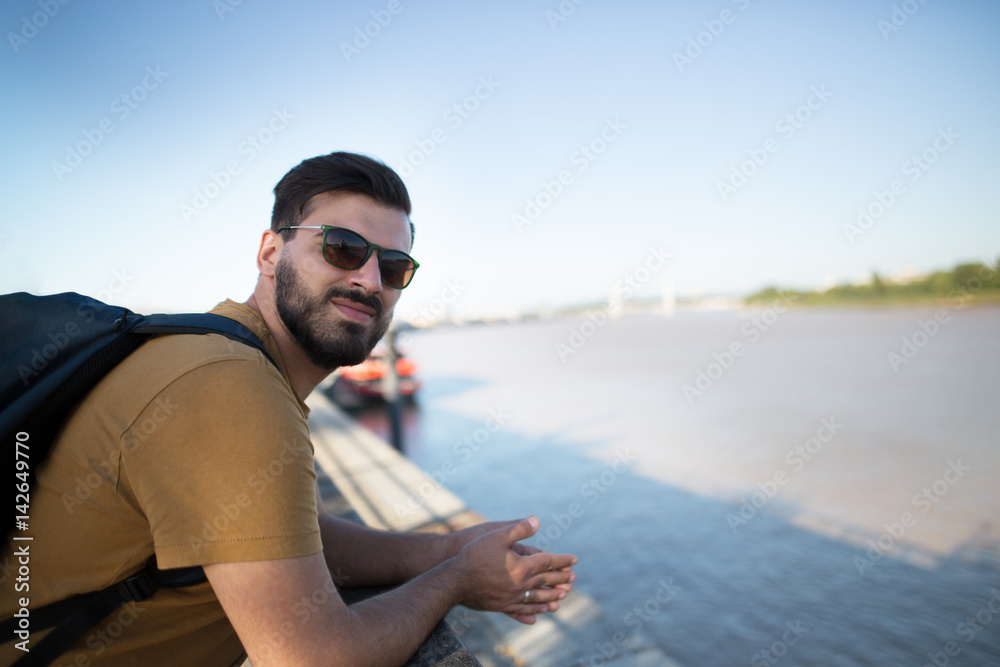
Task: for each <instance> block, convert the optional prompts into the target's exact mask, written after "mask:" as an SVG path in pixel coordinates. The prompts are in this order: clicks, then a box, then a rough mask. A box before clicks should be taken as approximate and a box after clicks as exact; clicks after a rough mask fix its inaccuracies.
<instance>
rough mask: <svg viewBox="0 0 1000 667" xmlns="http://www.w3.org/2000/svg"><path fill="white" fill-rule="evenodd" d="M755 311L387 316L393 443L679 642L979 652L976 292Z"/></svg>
mask: <svg viewBox="0 0 1000 667" xmlns="http://www.w3.org/2000/svg"><path fill="white" fill-rule="evenodd" d="M779 310H780V311H786V309H785V308H784V307H780V305H779V308H778V309H765V310H763V311H760V310H758V311H746V312H723V313H679V314H676V315H673V316H671V317H668V316H664V315H656V314H645V315H633V316H626V317H623V318H621V319H619V320H616V321H607V322H604V320H603V318H602V317H599V316H598V317H595V318H594V320H596V322H597V323H596V324H595V323H594V321H591V323H590V324H588V323H587V320H586V319H567V320H556V321H552V320H550V321H544V322H529V323H520V324H509V325H508V324H502V325H492V326H477V327H466V328H450V329H437V330H433V331H422V332H417V333H413V334H408V340H407V341H406V343H407V349H408V350H409V353H410V355H411V356H412V357H413V358H414V359H415V360H416V361H417V363H418V364H419V368H420V375H421V378H422V380H423V383H424V387H423V391H422V394H421V396H420V400H419V404H418V406H417V407H415V408H412V409H409V410H407V412H406V414H405V435H406V452H407V454H408V455H409V456H410V457H411V458H412V459H413V460H414V461H415V462H416V463H417V464H419V465H420V466H421V467H423V468H424V469H425V470H426V471H428V472H431V473H434V474H435V475H436V477H437V478H439V479H442V480H444V482H445V484H446V485H447V486H448V487H450V488H451V489H452V490H453V491H454V492H455V493H457V494H458V495H459V496H460V497H462V498H463V499H464V500H465V501H466V502H467V503H468V504H469V505H470V506H471V507H473V508H475V509H477V510H479V511H481V512H482V513H484V514H485V515H487V516H488V517H490V518H496V519H499V518H515V517H520V516H524V515H527V514H536V515H537V516H538V517H539V518H540V519H541V520H542V529H541V531H540V534H539V535H537V536H536V537H535V538H534V539H533V541H534V542H535V543H536V544H539V545H540V546H543V547H545V548H548V549H549V550H552V551H560V552H569V553H574V554H577V555H578V556H579V558H580V562H579V565H578V566H577V572H578V573H579V580H578V583H577V586H578V587H579V588H580V589H582V590H584V591H586V592H587V593H588V594H589V595H591V596H593V597H594V598H595V599H596V600H597V601H598V602H599V603H600V604H601V606H602V607H603V608H604V610H605V612H606V613H607V614H608V615H609V617H610V618H612V619H617V620H619V623H618V626H619V629H620V630H621V631H622V632H624V633H625V634H632V633H636V632H641V633H643V634H645V635H646V636H647V637H649V638H650V639H652V640H653V641H654V642H656V643H657V644H659V645H660V646H661V647H662V648H663V650H664V652H666V653H667V654H669V655H672V656H674V657H675V658H677V659H678V660H679V661H680V662H681V663H682V664H684V665H688V666H698V665H746V664H750V665H771V664H786V665H925V664H931V665H945V664H948V665H1000V521H998V518H997V517H998V510H1000V410H998V399H1000V308H997V307H975V308H973V307H964V308H960V307H957V306H956V305H955V304H951V305H945V306H927V307H900V308H891V309H861V308H858V309H793V310H787V311H786V312H778V311H779ZM362 421H364V422H365V423H366V424H367V425H369V426H370V427H372V428H374V429H375V430H377V431H382V432H384V431H385V427H384V424H382V423H381V422H380V420H379V419H378V418H377V417H374V416H372V415H367V416H362ZM665 585H667V586H669V587H670V590H671V591H672V597H670V600H669V602H666V603H662V604H661V603H659V602H656V603H652V601H655V600H656V595H657V593H658V592H659V593H660V596H661V600H662V599H663V598H664V597H665V595H664V591H665V590H667V589H665V588H664V586H665ZM611 639H612V638H611V637H607V638H604V637H595V638H594V642H595V658H599V656H600V653H599V652H598V651H599V647H600V646H601V645H604V646H608V644H607V643H606V642H608V641H611ZM601 662H602V661H601V660H600V659H595V660H594V661H593V664H595V665H596V664H601Z"/></svg>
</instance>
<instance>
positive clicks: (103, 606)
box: [0, 292, 274, 666]
mask: <svg viewBox="0 0 1000 667" xmlns="http://www.w3.org/2000/svg"><path fill="white" fill-rule="evenodd" d="M212 333H214V334H220V335H223V336H225V337H227V338H229V339H231V340H234V341H238V342H240V343H243V344H246V345H250V346H251V347H255V348H257V349H258V350H260V351H261V352H262V353H263V354H264V356H265V357H266V358H267V359H268V360H269V361H270V362H271V363H272V364H273V363H274V360H273V359H272V358H271V357H270V355H268V353H267V351H266V350H265V349H264V346H263V344H262V343H261V342H260V340H259V339H258V338H257V337H256V336H255V335H254V334H253V333H252V332H251V331H250V330H249V329H247V328H246V327H245V326H243V325H242V324H240V323H239V322H237V321H235V320H231V319H229V318H227V317H222V316H221V315H213V314H210V313H192V314H184V315H162V314H161V315H137V314H136V313H133V312H131V311H130V310H128V309H127V308H122V307H120V306H110V305H108V304H105V303H102V302H100V301H97V300H95V299H92V298H90V297H86V296H81V295H79V294H75V293H72V292H67V293H64V294H56V295H52V296H34V295H31V294H27V293H25V292H18V293H16V294H7V295H2V296H0V438H2V442H3V443H4V444H3V448H4V449H6V450H7V452H5V453H4V454H3V459H4V461H3V464H2V465H0V470H7V472H6V473H5V474H4V479H6V480H10V479H11V477H12V476H13V478H14V484H13V485H12V493H11V496H9V498H10V500H13V501H14V502H13V505H14V512H15V513H14V514H13V515H10V514H8V517H9V518H7V519H5V520H4V532H3V536H4V542H3V544H6V543H7V540H8V539H10V537H11V533H12V532H13V533H14V535H13V542H12V544H13V551H14V552H17V550H18V549H25V548H26V549H28V550H29V551H30V545H31V536H30V522H31V518H30V517H31V515H30V499H31V495H30V494H31V489H32V488H33V486H34V481H35V471H36V470H38V468H39V466H40V465H41V464H42V462H43V461H45V458H46V457H47V456H48V454H49V450H50V449H51V447H52V443H53V441H54V440H55V437H56V435H57V433H58V432H59V429H60V428H61V427H62V425H63V422H64V421H65V420H66V417H67V416H68V415H69V412H70V410H72V408H73V406H75V405H76V404H77V403H78V402H79V401H80V400H82V399H83V397H84V396H85V395H86V394H87V392H88V391H90V389H91V388H92V387H93V386H94V385H96V384H97V382H98V381H99V380H100V379H101V378H103V377H104V376H105V375H106V374H107V373H108V372H109V371H110V370H111V369H112V368H114V367H115V365H117V364H118V363H119V362H120V361H122V360H123V359H124V358H125V357H127V356H128V355H129V354H131V353H132V352H133V351H134V350H136V348H138V347H139V346H140V345H142V344H143V343H144V342H145V341H147V340H149V339H150V338H151V337H153V336H159V335H163V334H212ZM5 486H6V484H5ZM6 506H7V508H8V510H7V511H8V512H10V511H11V510H10V507H11V503H7V505H6ZM12 558H14V556H12ZM15 560H16V559H15ZM202 581H205V575H204V572H203V571H202V569H201V568H200V567H194V568H180V569H177V570H160V569H158V568H157V567H156V561H155V557H154V558H151V559H150V561H149V563H147V565H146V568H145V569H143V570H140V571H139V572H137V573H136V574H134V575H132V576H131V577H129V578H128V579H126V580H125V581H122V582H119V583H116V584H113V585H112V586H109V587H108V588H106V589H104V590H103V591H95V592H93V593H86V594H83V595H77V596H74V597H72V598H69V599H66V600H62V601H59V602H55V603H53V604H50V605H47V606H45V607H42V608H40V609H27V610H25V609H22V610H21V611H24V612H25V613H26V614H28V620H26V621H23V622H22V619H23V618H24V617H21V618H19V617H18V616H15V617H14V618H10V619H6V620H4V621H2V622H0V643H7V642H8V641H15V640H17V639H22V640H24V639H27V638H28V632H27V630H25V629H24V626H27V628H29V629H30V631H31V632H39V631H41V630H45V629H47V628H50V627H53V626H58V627H56V628H55V629H54V630H53V631H52V632H50V633H49V634H48V635H47V636H46V637H45V638H44V639H42V640H41V641H40V642H38V643H37V645H35V646H31V647H30V652H29V653H25V655H24V656H23V657H22V658H21V660H19V661H18V662H17V663H15V664H16V665H18V666H22V665H45V664H48V663H49V662H51V661H52V660H54V659H56V658H57V657H59V655H61V654H62V653H63V652H64V651H65V650H66V649H68V648H69V647H70V646H71V645H72V644H73V643H75V642H76V641H77V640H78V639H79V638H80V637H82V636H83V635H84V634H85V633H86V632H87V630H89V629H90V628H91V627H93V626H94V625H96V624H97V623H99V622H100V621H101V619H103V618H105V617H106V616H107V615H108V614H110V613H111V612H113V611H114V610H115V609H116V608H118V607H119V606H121V605H123V604H126V603H127V602H141V601H142V600H145V599H147V598H149V597H150V596H151V595H153V593H155V592H156V590H157V589H158V588H160V586H188V585H192V584H195V583H200V582H202ZM18 613H19V614H20V612H18ZM19 643H20V642H19ZM26 646H27V645H26Z"/></svg>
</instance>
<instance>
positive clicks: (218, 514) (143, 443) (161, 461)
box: [120, 359, 322, 568]
mask: <svg viewBox="0 0 1000 667" xmlns="http://www.w3.org/2000/svg"><path fill="white" fill-rule="evenodd" d="M262 363H263V362H255V361H252V360H246V359H225V360H218V361H214V362H212V363H208V364H206V365H203V366H199V367H197V368H195V369H193V370H190V371H188V372H186V373H184V374H183V375H181V376H180V377H178V378H177V379H176V380H174V381H173V382H171V383H170V384H169V385H167V386H166V387H165V388H164V389H163V390H162V391H160V392H159V393H158V394H157V395H156V396H155V398H153V399H152V400H151V401H150V402H149V403H148V404H147V405H146V408H145V409H144V410H143V412H142V414H141V415H140V416H139V417H138V418H137V419H136V420H135V422H134V423H133V424H132V425H131V426H130V427H129V428H128V430H126V432H125V433H123V434H122V449H121V452H122V459H121V460H122V478H121V480H120V483H121V484H123V485H125V486H127V488H123V489H122V492H123V493H124V494H125V495H126V497H129V496H131V499H132V502H134V503H135V504H136V506H137V508H138V509H139V511H141V512H142V513H143V514H144V515H145V516H146V518H147V519H148V521H149V526H150V530H151V532H152V536H153V546H154V549H155V552H156V556H157V561H158V564H159V566H160V567H161V568H173V567H187V566H191V565H204V564H208V563H220V562H234V561H249V560H271V559H276V558H291V557H295V556H304V555H308V554H313V553H317V552H319V551H321V550H322V543H321V541H320V533H319V524H318V520H317V515H316V495H315V482H316V473H315V470H314V468H313V450H312V443H311V441H310V439H309V428H308V425H307V423H306V419H305V415H304V414H303V413H302V411H301V409H300V408H299V405H298V402H297V400H296V398H295V397H294V395H293V394H292V392H291V389H290V388H289V386H288V384H287V383H286V382H285V381H284V380H283V379H282V377H281V375H280V374H279V373H278V372H277V371H276V370H274V369H271V368H267V369H263V368H262ZM272 371H273V372H272Z"/></svg>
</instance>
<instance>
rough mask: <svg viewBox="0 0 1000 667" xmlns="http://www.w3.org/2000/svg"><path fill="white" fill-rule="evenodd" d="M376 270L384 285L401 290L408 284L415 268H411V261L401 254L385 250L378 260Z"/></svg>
mask: <svg viewBox="0 0 1000 667" xmlns="http://www.w3.org/2000/svg"><path fill="white" fill-rule="evenodd" d="M378 270H379V271H380V272H381V273H382V280H383V281H384V282H385V284H386V285H388V286H389V287H395V288H396V289H403V288H404V287H406V286H407V285H409V284H410V279H411V278H413V272H414V271H415V270H416V267H414V266H413V260H411V259H410V258H409V257H407V256H406V255H404V254H403V253H401V252H396V251H394V250H387V251H385V252H383V253H382V257H381V258H380V259H379V262H378Z"/></svg>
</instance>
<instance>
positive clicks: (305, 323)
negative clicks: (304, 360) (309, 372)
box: [274, 192, 410, 371]
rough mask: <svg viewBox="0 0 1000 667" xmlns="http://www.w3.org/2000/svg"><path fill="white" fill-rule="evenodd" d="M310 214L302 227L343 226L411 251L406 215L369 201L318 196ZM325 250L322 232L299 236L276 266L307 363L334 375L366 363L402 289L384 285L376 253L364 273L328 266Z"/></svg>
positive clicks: (286, 318) (280, 297) (288, 319)
mask: <svg viewBox="0 0 1000 667" xmlns="http://www.w3.org/2000/svg"><path fill="white" fill-rule="evenodd" d="M305 211H306V217H305V219H304V220H303V221H302V223H301V224H302V225H331V226H334V227H344V228H346V229H350V230H352V231H354V232H357V233H358V234H360V235H361V236H363V237H364V238H366V239H367V240H368V241H369V242H371V243H375V244H377V245H380V246H382V247H383V248H389V249H395V250H402V251H404V252H409V250H410V228H409V220H408V219H407V217H406V214H405V213H404V212H402V211H399V210H395V209H388V208H384V207H382V206H380V205H378V204H376V203H375V202H374V201H373V200H372V199H370V198H368V197H366V196H365V195H360V194H355V193H350V192H327V193H323V194H319V195H316V196H315V197H313V198H312V199H311V200H309V203H308V204H307V205H306V209H305ZM322 244H323V231H322V230H320V229H299V230H296V232H295V237H294V238H293V239H292V240H291V241H289V242H287V243H286V244H285V245H284V247H283V248H282V252H281V257H280V258H279V260H278V264H277V266H276V267H275V276H274V278H275V287H274V289H275V302H276V305H277V308H278V314H279V315H280V317H281V320H282V322H283V323H284V325H285V327H287V329H288V331H289V333H291V335H292V336H293V337H294V338H295V340H296V341H297V342H298V343H299V345H300V346H301V347H302V349H303V350H304V351H305V353H306V355H307V356H308V357H309V360H310V361H311V362H312V363H313V364H315V365H317V366H319V367H320V368H323V369H326V370H328V371H332V370H333V369H335V368H337V367H340V366H353V365H354V364H359V363H361V362H362V361H364V360H365V358H366V357H367V356H368V353H369V352H371V350H372V348H373V347H375V344H376V343H377V342H378V341H379V339H381V338H382V336H383V335H384V334H385V332H386V330H388V328H389V323H390V322H391V321H392V309H393V308H394V307H395V305H396V301H397V300H399V295H400V291H399V290H397V289H393V288H391V287H388V286H386V285H383V284H382V281H381V276H380V274H379V269H378V256H377V255H376V253H375V252H372V254H371V256H370V257H369V258H368V260H367V261H366V262H365V263H364V265H363V266H362V267H361V268H359V269H356V270H354V271H347V270H345V269H338V268H337V267H335V266H333V265H331V264H329V263H327V261H326V260H325V259H324V258H323V254H322Z"/></svg>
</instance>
